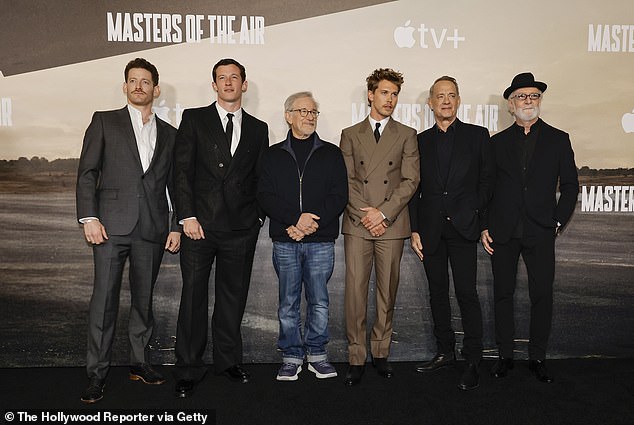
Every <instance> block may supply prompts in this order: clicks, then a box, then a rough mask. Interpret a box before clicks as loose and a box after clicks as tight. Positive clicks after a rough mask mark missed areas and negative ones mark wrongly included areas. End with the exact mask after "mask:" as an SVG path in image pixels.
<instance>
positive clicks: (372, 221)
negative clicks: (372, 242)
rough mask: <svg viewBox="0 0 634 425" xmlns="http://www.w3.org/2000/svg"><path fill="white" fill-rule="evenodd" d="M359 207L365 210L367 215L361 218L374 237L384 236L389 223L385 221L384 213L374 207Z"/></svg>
mask: <svg viewBox="0 0 634 425" xmlns="http://www.w3.org/2000/svg"><path fill="white" fill-rule="evenodd" d="M359 209H360V210H361V211H364V212H365V215H364V216H363V218H362V219H361V224H363V227H365V228H366V230H367V231H368V232H370V234H371V235H372V236H374V237H379V236H382V235H383V234H384V233H385V230H386V229H387V223H385V217H384V216H383V213H381V211H379V209H377V208H374V207H364V208H359Z"/></svg>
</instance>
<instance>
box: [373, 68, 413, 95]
mask: <svg viewBox="0 0 634 425" xmlns="http://www.w3.org/2000/svg"><path fill="white" fill-rule="evenodd" d="M383 80H387V81H389V82H391V83H394V84H396V87H398V91H399V92H400V91H401V85H403V83H404V82H405V80H404V79H403V74H401V73H400V72H397V71H394V70H393V69H391V68H379V69H375V70H374V71H372V74H370V75H368V78H366V79H365V81H366V82H367V83H368V91H371V92H374V90H376V88H377V87H378V86H379V82H380V81H383ZM368 104H370V101H369V100H368Z"/></svg>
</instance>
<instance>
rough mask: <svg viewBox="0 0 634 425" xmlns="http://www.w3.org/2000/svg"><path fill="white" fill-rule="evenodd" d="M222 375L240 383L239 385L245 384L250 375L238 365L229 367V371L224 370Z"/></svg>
mask: <svg viewBox="0 0 634 425" xmlns="http://www.w3.org/2000/svg"><path fill="white" fill-rule="evenodd" d="M223 374H224V375H225V376H227V377H228V378H229V379H231V380H232V381H235V382H240V383H241V384H246V383H248V382H249V380H250V379H251V375H249V372H247V371H246V370H244V369H243V368H242V367H241V366H240V365H237V364H236V365H233V366H231V367H230V368H229V369H226V370H225V371H224V372H223Z"/></svg>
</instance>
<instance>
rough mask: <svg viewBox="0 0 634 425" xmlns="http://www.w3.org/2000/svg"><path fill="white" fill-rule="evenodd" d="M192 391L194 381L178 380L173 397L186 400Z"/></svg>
mask: <svg viewBox="0 0 634 425" xmlns="http://www.w3.org/2000/svg"><path fill="white" fill-rule="evenodd" d="M193 391H194V381H192V380H191V379H179V380H178V381H177V382H176V388H175V395H176V397H178V398H186V397H189V396H190V395H192V392H193Z"/></svg>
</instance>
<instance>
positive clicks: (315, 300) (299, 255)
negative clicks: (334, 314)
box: [273, 242, 335, 364]
mask: <svg viewBox="0 0 634 425" xmlns="http://www.w3.org/2000/svg"><path fill="white" fill-rule="evenodd" d="M334 265H335V244H334V242H310V243H302V242H273V266H274V267H275V272H276V273H277V276H278V278H279V281H280V293H279V302H280V303H279V308H278V310H277V315H278V318H279V321H280V336H279V339H278V346H279V348H280V349H281V350H282V361H283V362H284V363H294V364H302V363H303V362H304V355H306V357H307V360H308V361H309V362H318V361H321V360H326V359H327V355H326V344H327V343H328V339H329V336H328V288H327V284H328V280H329V279H330V276H332V271H333V268H334ZM302 283H303V287H304V293H305V297H306V302H307V303H308V304H307V306H306V321H305V325H304V332H303V333H304V337H303V338H302V323H301V310H300V304H301V297H302Z"/></svg>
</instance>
